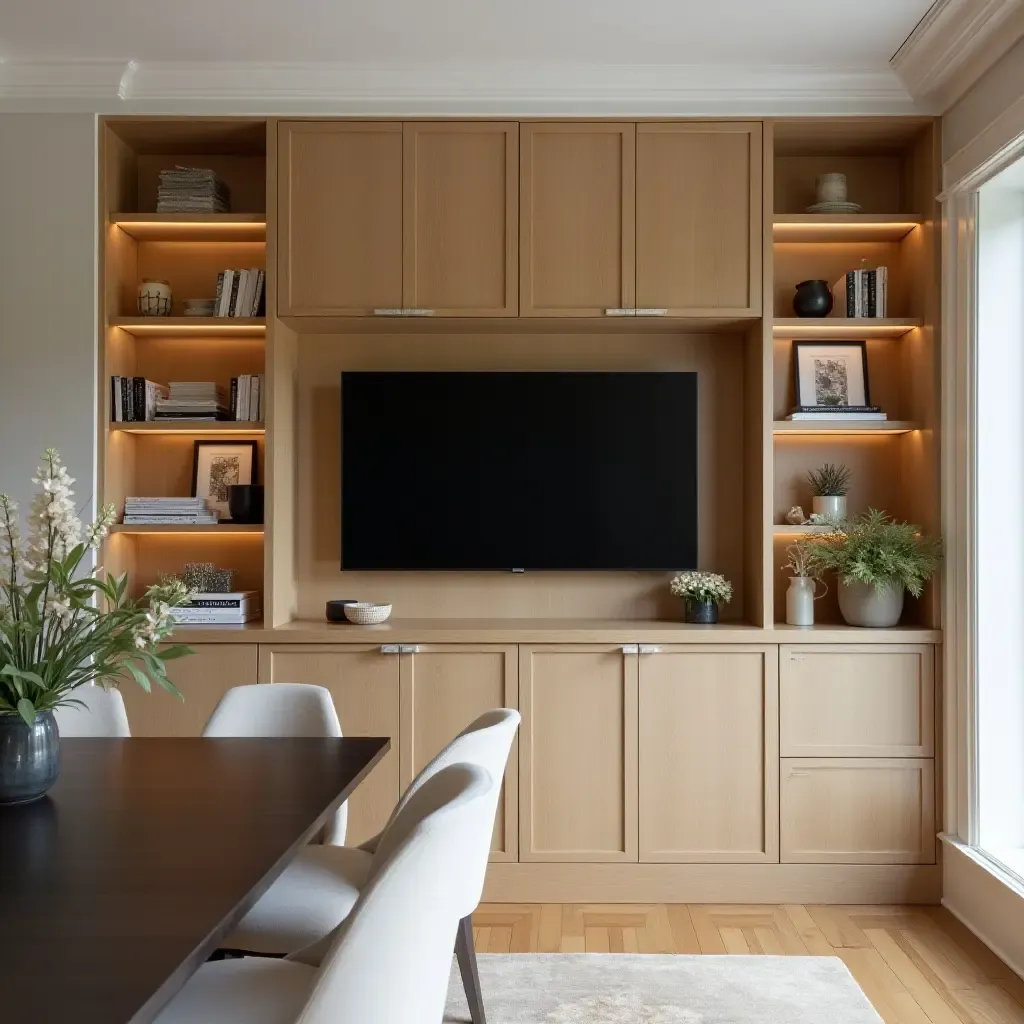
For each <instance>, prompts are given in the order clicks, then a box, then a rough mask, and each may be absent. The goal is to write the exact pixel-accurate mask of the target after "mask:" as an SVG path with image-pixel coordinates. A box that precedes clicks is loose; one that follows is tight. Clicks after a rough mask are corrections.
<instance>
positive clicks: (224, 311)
mask: <svg viewBox="0 0 1024 1024" xmlns="http://www.w3.org/2000/svg"><path fill="white" fill-rule="evenodd" d="M234 280H235V272H234V271H233V270H225V271H224V280H223V281H222V282H221V290H220V302H218V303H217V316H228V315H229V312H230V309H231V289H232V286H233V283H234Z"/></svg>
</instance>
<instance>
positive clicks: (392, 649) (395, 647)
mask: <svg viewBox="0 0 1024 1024" xmlns="http://www.w3.org/2000/svg"><path fill="white" fill-rule="evenodd" d="M380 653H381V654H401V653H402V646H401V644H382V645H381V648H380Z"/></svg>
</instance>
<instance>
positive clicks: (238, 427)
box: [110, 420, 265, 434]
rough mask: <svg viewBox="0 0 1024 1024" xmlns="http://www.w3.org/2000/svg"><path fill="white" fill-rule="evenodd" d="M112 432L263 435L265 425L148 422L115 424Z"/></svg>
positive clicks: (226, 422) (213, 421) (228, 422)
mask: <svg viewBox="0 0 1024 1024" xmlns="http://www.w3.org/2000/svg"><path fill="white" fill-rule="evenodd" d="M110 429H111V430H117V431H120V432H121V433H122V434H262V433H263V432H264V429H265V428H264V425H263V424H262V423H258V422H256V421H252V422H250V421H248V420H179V421H177V422H174V423H168V422H164V421H159V420H157V421H147V422H145V423H130V422H129V423H124V422H120V421H118V422H115V423H111V424H110Z"/></svg>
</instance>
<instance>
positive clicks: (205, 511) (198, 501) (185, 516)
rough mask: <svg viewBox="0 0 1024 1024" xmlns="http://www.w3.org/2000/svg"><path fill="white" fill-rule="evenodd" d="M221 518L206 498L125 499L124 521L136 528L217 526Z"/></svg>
mask: <svg viewBox="0 0 1024 1024" xmlns="http://www.w3.org/2000/svg"><path fill="white" fill-rule="evenodd" d="M219 516H220V513H219V512H218V511H217V510H216V509H212V508H210V506H209V505H207V504H206V499H205V498H125V499H124V521H125V523H130V524H132V525H134V526H166V525H170V524H173V525H175V526H215V525H216V524H217V521H218V518H219Z"/></svg>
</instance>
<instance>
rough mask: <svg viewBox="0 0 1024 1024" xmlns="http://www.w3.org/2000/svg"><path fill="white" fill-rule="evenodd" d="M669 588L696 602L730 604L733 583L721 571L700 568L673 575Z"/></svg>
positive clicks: (679, 595) (687, 599)
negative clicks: (704, 570)
mask: <svg viewBox="0 0 1024 1024" xmlns="http://www.w3.org/2000/svg"><path fill="white" fill-rule="evenodd" d="M669 590H671V591H672V593H673V594H675V596H676V597H681V598H683V599H684V600H686V601H691V602H693V603H694V604H714V605H720V604H728V603H729V602H730V601H731V600H732V584H731V583H730V582H729V581H728V580H727V579H726V578H725V577H724V576H722V575H721V574H720V573H717V572H702V571H700V570H698V569H694V570H689V571H687V572H681V573H679V574H678V575H677V576H673V577H672V582H671V583H669Z"/></svg>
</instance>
